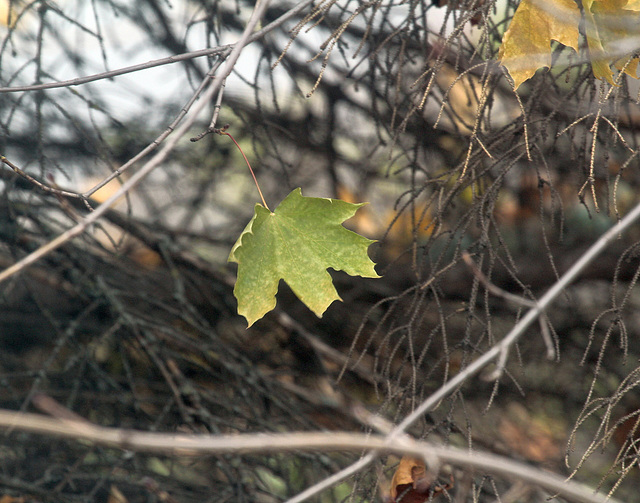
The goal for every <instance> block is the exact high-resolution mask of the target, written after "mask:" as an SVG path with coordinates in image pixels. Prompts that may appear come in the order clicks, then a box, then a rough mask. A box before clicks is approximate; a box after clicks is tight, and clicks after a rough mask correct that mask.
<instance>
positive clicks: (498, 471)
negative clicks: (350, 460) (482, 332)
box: [0, 410, 616, 503]
mask: <svg viewBox="0 0 640 503" xmlns="http://www.w3.org/2000/svg"><path fill="white" fill-rule="evenodd" d="M0 426H3V427H5V428H10V429H13V430H19V431H27V432H31V433H37V434H46V435H51V436H56V437H62V438H69V439H73V440H76V441H83V440H84V441H90V442H92V443H94V444H98V445H105V446H110V447H117V448H119V449H125V450H133V451H137V452H150V453H158V454H171V455H176V456H198V455H203V454H239V453H242V454H248V453H263V452H274V451H278V452H293V451H323V452H330V451H361V450H362V449H368V450H371V451H375V452H377V453H393V454H400V455H402V454H410V455H414V456H419V457H424V458H426V459H429V458H431V457H435V458H437V459H438V460H439V461H440V462H445V463H451V464H454V465H458V466H463V467H466V468H481V469H482V470H483V471H486V472H489V473H493V474H495V475H501V476H506V477H514V478H517V479H519V480H522V481H525V482H528V483H530V484H534V485H537V486H540V487H542V488H544V489H546V490H548V491H550V492H552V493H557V494H559V495H561V496H563V497H565V498H567V499H569V500H572V501H576V502H580V503H604V502H610V503H615V502H616V500H615V499H612V498H607V497H605V496H602V495H598V494H594V493H593V492H592V491H591V490H590V489H589V488H587V487H584V486H582V485H581V484H578V483H576V482H573V481H567V480H564V479H562V478H561V477H558V476H556V475H552V474H549V473H547V472H544V471H542V470H539V469H536V468H533V467H531V466H528V465H525V464H522V463H518V462H516V461H514V460H512V459H505V458H503V457H501V456H496V455H494V454H489V453H479V452H469V451H467V450H462V449H457V448H455V447H440V446H436V445H433V444H430V443H427V442H417V441H414V440H412V439H409V438H408V437H402V438H392V437H384V436H380V435H365V434H360V433H349V432H337V431H333V432H318V433H310V432H292V433H281V434H246V435H185V434H179V433H177V434H171V433H151V432H143V431H136V430H127V429H120V428H107V427H103V426H97V425H94V424H92V423H90V422H88V421H80V420H77V419H73V418H72V417H70V416H66V415H65V416H64V417H59V418H49V417H46V416H42V415H40V414H31V413H24V412H12V411H7V410H0ZM364 459H367V458H363V460H364ZM363 460H361V461H360V462H359V463H356V465H357V466H358V468H362V467H363ZM356 465H354V467H355V466H356Z"/></svg>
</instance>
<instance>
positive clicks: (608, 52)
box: [582, 0, 640, 84]
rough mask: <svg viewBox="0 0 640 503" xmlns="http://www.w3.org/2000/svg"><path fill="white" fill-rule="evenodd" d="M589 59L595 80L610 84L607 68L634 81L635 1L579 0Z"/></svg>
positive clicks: (639, 6) (638, 30)
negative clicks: (580, 0)
mask: <svg viewBox="0 0 640 503" xmlns="http://www.w3.org/2000/svg"><path fill="white" fill-rule="evenodd" d="M582 6H583V9H584V13H585V32H586V36H587V44H588V46H589V59H590V60H591V66H592V68H593V74H594V75H595V77H596V78H598V79H601V78H604V79H606V80H607V81H608V82H609V83H610V84H614V80H613V72H612V71H611V66H610V65H612V64H613V65H615V67H616V68H617V69H618V70H623V69H624V71H625V73H627V74H628V75H630V76H631V77H633V78H636V79H637V78H638V75H637V68H638V58H637V57H633V56H632V54H633V53H635V52H636V51H637V50H638V45H639V44H638V37H639V36H640V12H638V11H640V1H639V0H631V1H628V0H582Z"/></svg>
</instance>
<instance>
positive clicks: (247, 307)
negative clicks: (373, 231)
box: [229, 189, 379, 326]
mask: <svg viewBox="0 0 640 503" xmlns="http://www.w3.org/2000/svg"><path fill="white" fill-rule="evenodd" d="M363 204H364V203H362V204H352V203H347V202H345V201H341V200H339V199H328V198H317V197H303V196H302V191H301V189H295V190H293V191H292V192H291V193H290V194H289V195H288V196H287V197H286V198H285V199H284V201H282V203H280V205H279V206H278V207H277V208H276V209H275V211H273V212H270V211H269V210H268V209H266V208H265V207H264V206H262V205H260V204H256V207H255V213H254V216H253V218H252V219H251V221H250V222H249V224H248V225H247V226H246V228H245V229H244V231H243V232H242V234H241V235H240V237H239V238H238V241H236V243H235V245H234V246H233V248H232V250H231V253H230V254H229V261H230V262H237V264H238V279H237V281H236V285H235V288H234V289H233V293H234V295H235V297H236V299H237V300H238V313H239V314H241V315H242V316H244V317H245V318H246V319H247V322H248V323H249V326H251V325H252V324H253V323H255V322H256V321H257V320H259V319H260V318H262V317H263V316H264V315H265V314H266V313H267V312H269V311H271V310H272V309H273V308H274V307H275V305H276V299H275V295H276V293H277V291H278V283H279V281H280V280H281V279H283V280H284V281H285V282H286V283H287V284H288V285H289V286H290V287H291V289H292V290H293V292H294V293H295V294H296V295H297V296H298V298H299V299H300V300H301V301H302V302H304V303H305V304H306V305H307V307H309V309H311V310H312V311H313V312H314V313H315V314H316V315H317V316H322V314H323V313H324V312H325V311H326V309H327V308H328V307H329V305H330V304H331V303H332V302H333V301H334V300H340V296H339V295H338V292H337V291H336V289H335V287H334V285H333V281H332V279H331V276H330V275H329V273H328V272H327V268H329V267H331V268H332V269H335V270H341V271H345V272H346V273H347V274H350V275H352V276H364V277H367V278H377V277H379V276H378V274H377V273H376V271H375V269H374V265H375V264H374V263H373V262H372V261H371V259H370V258H369V256H368V254H367V249H368V248H369V245H371V243H373V241H372V240H370V239H367V238H365V237H363V236H360V235H358V234H356V233H355V232H352V231H349V230H347V229H345V228H344V227H343V226H342V222H344V221H345V220H347V219H348V218H351V217H352V216H353V215H354V214H355V213H356V211H357V210H358V208H360V207H361V206H363Z"/></svg>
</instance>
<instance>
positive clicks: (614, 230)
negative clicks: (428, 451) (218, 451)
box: [286, 204, 640, 503]
mask: <svg viewBox="0 0 640 503" xmlns="http://www.w3.org/2000/svg"><path fill="white" fill-rule="evenodd" d="M638 219H640V204H638V205H636V206H635V207H634V208H633V210H631V211H630V212H629V213H628V214H627V215H626V216H625V217H624V218H623V219H622V220H620V221H619V222H618V223H617V224H616V225H614V226H613V227H611V228H610V229H609V230H608V231H607V232H605V233H604V234H603V235H602V236H601V237H600V238H599V239H598V240H597V241H596V242H595V243H594V244H593V245H591V247H590V248H589V249H588V250H587V251H586V252H585V253H583V254H582V256H581V257H580V258H579V259H578V261H577V262H575V263H574V264H573V266H572V267H571V268H570V269H569V270H568V271H567V272H566V273H564V275H563V276H562V277H561V278H560V279H559V280H558V281H556V283H555V284H554V285H553V286H552V287H551V288H550V289H549V290H548V291H547V293H545V294H544V295H543V296H542V297H541V298H540V300H539V301H538V303H537V305H536V306H535V307H532V308H531V309H530V310H529V311H528V312H527V314H526V315H525V316H524V317H523V318H522V319H521V320H520V321H519V322H518V323H517V324H516V325H515V326H514V327H513V328H512V329H511V331H510V332H509V333H508V334H507V335H506V336H505V337H504V338H503V339H502V340H501V341H500V342H499V343H498V344H496V345H495V346H493V347H492V348H491V349H490V350H489V351H487V352H486V353H485V354H484V355H482V356H481V357H479V358H478V359H476V360H474V361H473V363H471V364H470V365H469V366H468V367H466V368H464V369H463V370H461V371H460V372H459V373H458V374H456V375H455V376H454V377H453V378H452V379H451V380H450V381H449V382H447V383H446V384H444V385H442V386H441V387H440V388H439V389H438V390H436V391H435V392H434V393H432V394H431V395H430V396H429V397H428V398H427V399H426V400H425V401H423V402H422V403H421V404H420V406H419V407H417V408H416V409H415V410H414V411H413V412H412V413H411V414H409V415H408V416H407V417H405V419H404V420H403V421H402V422H401V423H400V424H399V425H398V426H396V427H395V428H394V429H393V431H391V433H390V434H389V435H388V436H387V438H388V439H389V440H392V439H394V438H396V437H398V436H400V435H402V434H403V433H404V431H405V430H406V429H407V428H408V427H409V426H411V425H412V424H413V423H414V422H415V421H417V420H418V419H419V418H421V417H423V416H424V414H426V413H427V412H428V411H429V410H431V409H433V408H434V407H435V406H436V405H437V404H438V403H439V402H440V401H441V400H443V399H444V398H446V397H447V396H448V395H450V394H451V393H453V392H455V391H456V390H457V389H458V388H459V387H460V386H462V384H464V382H465V381H466V380H467V379H470V378H471V377H473V376H475V375H476V374H478V373H479V372H480V371H481V370H482V369H483V368H484V367H486V366H487V365H488V364H489V363H491V362H492V361H493V360H494V359H495V358H496V357H499V356H500V355H501V354H502V353H503V351H504V348H509V347H510V346H512V345H513V344H514V343H515V342H516V341H517V340H518V338H519V337H520V336H521V335H522V334H523V333H524V332H525V330H526V329H527V328H529V326H530V325H531V324H532V323H533V322H534V321H535V319H536V318H537V317H538V316H540V315H541V314H542V313H544V311H545V310H546V309H547V308H548V307H549V305H550V304H551V303H552V302H553V301H554V300H555V299H556V298H557V297H558V296H559V295H560V293H562V291H563V290H564V289H565V288H566V287H567V286H568V285H569V284H570V283H571V282H573V280H575V279H576V277H577V276H578V275H579V274H580V273H581V272H582V271H583V270H584V269H585V268H586V267H587V266H588V265H589V264H590V263H591V262H592V261H593V260H594V259H595V258H596V257H597V256H598V255H599V254H600V253H601V252H602V251H603V250H604V249H605V248H606V247H607V246H608V245H609V244H611V243H612V242H613V241H614V240H615V239H617V238H618V237H619V236H621V235H622V233H624V232H625V231H626V230H627V229H628V228H629V227H630V226H631V225H633V224H634V223H635V222H636V221H637V220H638ZM375 459H376V453H375V452H371V453H369V454H367V455H366V456H364V457H362V458H361V459H360V460H359V461H357V462H356V463H354V464H353V465H350V466H348V467H347V468H345V469H343V470H342V471H340V472H339V473H336V474H334V475H332V476H331V477H329V478H327V479H325V481H321V482H319V483H317V484H315V485H313V486H311V487H308V488H307V489H306V490H305V491H304V492H303V493H300V494H299V495H298V496H297V497H295V498H292V499H290V500H288V501H287V502H286V503H294V502H295V503H299V502H301V501H305V500H306V499H308V498H311V497H312V496H315V495H316V494H318V493H319V492H321V491H323V490H325V489H327V488H328V487H331V486H332V485H334V484H337V483H338V482H340V481H341V480H344V479H345V478H347V477H349V476H350V475H351V474H353V473H354V471H355V470H354V468H355V467H356V466H357V467H358V470H360V469H362V468H364V467H366V466H368V465H369V464H370V463H371V462H373V460H375ZM329 480H331V484H327V483H325V482H326V481H329ZM302 495H304V498H302V497H301V496H302Z"/></svg>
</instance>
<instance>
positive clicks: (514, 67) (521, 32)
mask: <svg viewBox="0 0 640 503" xmlns="http://www.w3.org/2000/svg"><path fill="white" fill-rule="evenodd" d="M585 1H593V0H585ZM579 23H580V11H579V9H578V7H577V5H576V4H575V2H574V1H573V0H522V2H521V3H520V5H519V7H518V10H516V13H515V14H514V16H513V19H512V21H511V24H510V25H509V28H508V29H507V31H506V32H505V34H504V37H503V39H502V45H501V46H500V51H499V53H498V58H499V60H500V63H501V64H502V65H504V66H505V67H506V68H507V70H508V71H509V74H510V75H511V78H512V79H513V81H514V83H515V87H516V89H517V88H518V87H519V86H520V84H522V83H523V82H524V81H525V80H527V79H529V78H531V77H532V76H533V74H534V73H535V72H536V70H537V69H538V68H542V67H549V66H550V65H551V41H552V40H556V41H558V42H560V43H561V44H563V45H565V46H567V47H572V48H573V49H574V50H576V51H577V50H578V35H579V32H578V25H579Z"/></svg>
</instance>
